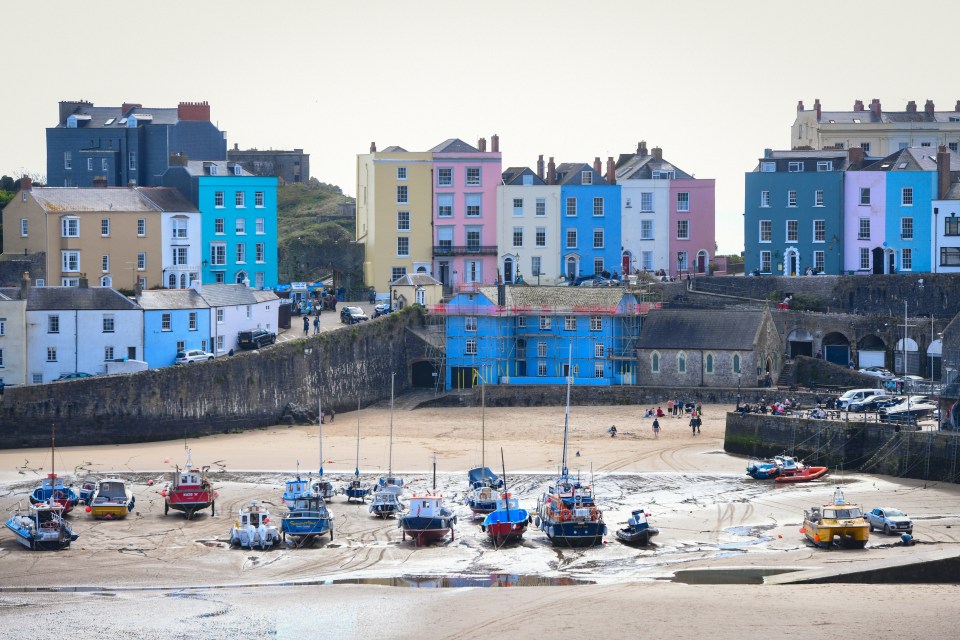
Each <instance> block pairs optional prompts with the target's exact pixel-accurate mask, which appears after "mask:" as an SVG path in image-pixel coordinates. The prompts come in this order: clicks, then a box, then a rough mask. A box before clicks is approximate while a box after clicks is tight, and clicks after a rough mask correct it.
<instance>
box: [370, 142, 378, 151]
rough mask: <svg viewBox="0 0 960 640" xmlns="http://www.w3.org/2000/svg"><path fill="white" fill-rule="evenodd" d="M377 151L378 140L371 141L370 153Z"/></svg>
mask: <svg viewBox="0 0 960 640" xmlns="http://www.w3.org/2000/svg"><path fill="white" fill-rule="evenodd" d="M376 152H377V143H376V142H371V143H370V153H376Z"/></svg>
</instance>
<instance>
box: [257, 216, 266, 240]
mask: <svg viewBox="0 0 960 640" xmlns="http://www.w3.org/2000/svg"><path fill="white" fill-rule="evenodd" d="M254 228H255V229H256V234H257V235H258V236H262V235H264V234H265V233H266V232H267V219H266V218H256V219H255V220H254Z"/></svg>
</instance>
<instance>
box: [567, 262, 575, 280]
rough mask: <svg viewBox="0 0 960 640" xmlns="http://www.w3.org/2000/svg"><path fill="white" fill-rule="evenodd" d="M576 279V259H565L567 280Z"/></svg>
mask: <svg viewBox="0 0 960 640" xmlns="http://www.w3.org/2000/svg"><path fill="white" fill-rule="evenodd" d="M576 278H577V259H576V258H567V280H576Z"/></svg>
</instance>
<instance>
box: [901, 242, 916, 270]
mask: <svg viewBox="0 0 960 640" xmlns="http://www.w3.org/2000/svg"><path fill="white" fill-rule="evenodd" d="M900 270H901V271H913V249H912V248H911V247H903V248H902V249H900Z"/></svg>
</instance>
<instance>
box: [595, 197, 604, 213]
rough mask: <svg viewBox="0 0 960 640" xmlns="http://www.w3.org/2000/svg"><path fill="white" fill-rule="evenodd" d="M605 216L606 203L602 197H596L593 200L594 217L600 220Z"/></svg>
mask: <svg viewBox="0 0 960 640" xmlns="http://www.w3.org/2000/svg"><path fill="white" fill-rule="evenodd" d="M603 215H604V203H603V198H602V197H599V196H598V197H596V198H594V199H593V217H594V218H600V217H602V216H603Z"/></svg>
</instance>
